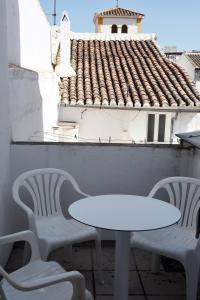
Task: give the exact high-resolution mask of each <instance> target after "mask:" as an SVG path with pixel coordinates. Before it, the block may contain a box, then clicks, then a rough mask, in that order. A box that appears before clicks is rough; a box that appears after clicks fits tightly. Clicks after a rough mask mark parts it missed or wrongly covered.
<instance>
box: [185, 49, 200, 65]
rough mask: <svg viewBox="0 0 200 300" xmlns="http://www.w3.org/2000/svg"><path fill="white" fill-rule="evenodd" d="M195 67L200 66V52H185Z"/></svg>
mask: <svg viewBox="0 0 200 300" xmlns="http://www.w3.org/2000/svg"><path fill="white" fill-rule="evenodd" d="M185 55H186V56H187V57H188V58H189V60H190V61H191V63H192V64H193V65H194V67H195V68H198V69H199V68H200V52H199V53H186V54H185Z"/></svg>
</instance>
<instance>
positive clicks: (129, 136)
mask: <svg viewBox="0 0 200 300" xmlns="http://www.w3.org/2000/svg"><path fill="white" fill-rule="evenodd" d="M148 114H156V119H155V120H157V122H155V141H156V136H157V132H158V118H159V114H166V129H165V141H166V142H168V143H169V142H170V139H171V138H172V139H173V140H174V142H177V137H176V136H175V134H176V133H181V132H190V131H195V130H200V113H198V112H179V111H177V113H176V112H174V111H172V112H169V111H168V112H167V111H165V110H159V111H158V110H157V111H153V110H146V111H145V110H143V111H142V110H123V109H121V110H120V109H100V108H87V107H82V108H81V107H64V106H61V107H60V111H59V121H62V122H63V121H65V122H66V121H68V122H77V123H78V124H79V141H80V142H86V141H87V142H98V141H99V138H100V140H101V142H109V138H110V137H111V142H124V143H126V142H127V143H128V142H129V143H131V142H132V141H135V142H136V143H143V142H145V141H146V138H147V121H148ZM173 118H174V121H173V122H172V120H173ZM172 123H174V125H173V128H172Z"/></svg>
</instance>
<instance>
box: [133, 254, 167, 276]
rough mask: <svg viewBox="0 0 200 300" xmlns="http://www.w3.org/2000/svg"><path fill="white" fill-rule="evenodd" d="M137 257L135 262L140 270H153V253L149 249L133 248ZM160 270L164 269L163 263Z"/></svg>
mask: <svg viewBox="0 0 200 300" xmlns="http://www.w3.org/2000/svg"><path fill="white" fill-rule="evenodd" d="M132 251H133V253H134V257H135V263H136V266H137V269H138V270H144V271H148V270H151V258H152V254H151V253H150V252H147V251H143V250H140V249H134V250H132ZM160 270H163V265H162V263H161V264H160Z"/></svg>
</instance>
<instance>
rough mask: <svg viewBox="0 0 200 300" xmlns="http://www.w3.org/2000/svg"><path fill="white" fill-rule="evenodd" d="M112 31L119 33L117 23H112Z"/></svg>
mask: <svg viewBox="0 0 200 300" xmlns="http://www.w3.org/2000/svg"><path fill="white" fill-rule="evenodd" d="M111 32H112V33H118V27H117V25H116V24H113V25H112V29H111Z"/></svg>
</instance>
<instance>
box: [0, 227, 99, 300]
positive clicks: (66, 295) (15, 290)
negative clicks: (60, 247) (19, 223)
mask: <svg viewBox="0 0 200 300" xmlns="http://www.w3.org/2000/svg"><path fill="white" fill-rule="evenodd" d="M22 240H25V241H27V242H28V243H30V245H31V250H32V251H31V253H32V254H31V259H30V262H29V263H28V264H27V265H26V266H24V267H22V268H20V269H18V270H17V271H15V272H12V273H10V274H8V273H7V272H6V271H5V270H4V269H3V268H2V267H1V266H0V275H1V276H2V277H3V279H2V280H1V282H0V298H1V299H2V300H5V299H6V300H27V299H28V300H40V299H41V300H55V299H56V300H93V297H92V295H91V294H90V293H89V292H88V291H87V290H86V289H85V280H84V277H83V276H82V275H81V274H80V273H79V272H77V271H71V272H65V270H64V269H63V268H62V267H61V266H60V265H59V264H58V263H56V262H44V261H42V260H41V257H40V252H39V248H38V245H37V240H36V237H35V235H34V234H33V232H31V231H22V232H18V233H14V234H10V235H7V236H3V237H0V245H3V244H7V243H14V242H16V241H22Z"/></svg>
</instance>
